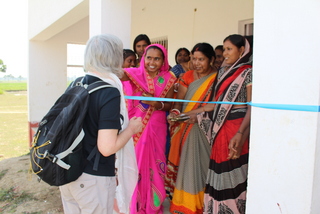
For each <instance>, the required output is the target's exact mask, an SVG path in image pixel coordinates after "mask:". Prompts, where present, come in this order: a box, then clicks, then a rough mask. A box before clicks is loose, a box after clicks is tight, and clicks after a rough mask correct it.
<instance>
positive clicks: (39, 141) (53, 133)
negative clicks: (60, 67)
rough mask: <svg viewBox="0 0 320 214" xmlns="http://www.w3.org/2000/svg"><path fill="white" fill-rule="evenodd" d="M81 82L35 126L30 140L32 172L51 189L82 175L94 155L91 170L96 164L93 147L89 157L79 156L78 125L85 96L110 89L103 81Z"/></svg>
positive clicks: (81, 134) (83, 113)
mask: <svg viewBox="0 0 320 214" xmlns="http://www.w3.org/2000/svg"><path fill="white" fill-rule="evenodd" d="M82 80H83V77H79V78H77V79H76V80H75V81H74V82H73V83H72V84H71V85H70V87H69V88H68V89H67V90H66V91H65V92H64V93H63V94H62V95H61V96H60V97H59V98H58V100H57V101H56V102H55V104H54V105H53V106H52V108H51V109H50V110H49V112H48V113H47V114H46V115H45V116H44V117H43V119H42V120H41V122H40V123H39V128H38V130H37V132H36V134H35V136H34V139H33V143H32V147H31V150H30V159H31V168H32V171H33V172H34V173H35V174H36V175H37V176H38V179H39V181H40V180H43V181H44V182H46V183H48V184H49V185H52V186H61V185H64V184H67V183H70V182H72V181H75V180H76V179H77V178H78V177H79V176H80V175H81V174H82V172H83V169H84V167H85V160H86V158H88V159H91V158H92V157H93V156H96V158H95V161H94V165H95V167H96V166H97V165H98V162H99V157H100V153H99V152H98V149H97V146H96V147H95V148H94V150H93V151H92V152H91V153H90V155H89V156H90V157H84V156H83V151H82V143H81V141H82V138H83V137H84V131H83V130H82V124H83V120H84V118H85V116H86V114H87V109H88V104H89V94H91V93H93V92H95V91H97V90H99V89H101V88H106V87H113V86H111V85H109V84H107V83H105V82H104V81H97V82H94V83H92V84H90V85H83V84H82ZM95 170H97V167H96V169H95Z"/></svg>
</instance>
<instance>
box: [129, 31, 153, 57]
mask: <svg viewBox="0 0 320 214" xmlns="http://www.w3.org/2000/svg"><path fill="white" fill-rule="evenodd" d="M143 40H144V41H146V43H147V44H148V45H150V44H151V42H150V39H149V37H148V36H147V35H146V34H139V35H138V36H137V37H136V38H135V39H134V41H133V50H134V52H135V53H137V51H136V44H137V43H138V42H140V41H143Z"/></svg>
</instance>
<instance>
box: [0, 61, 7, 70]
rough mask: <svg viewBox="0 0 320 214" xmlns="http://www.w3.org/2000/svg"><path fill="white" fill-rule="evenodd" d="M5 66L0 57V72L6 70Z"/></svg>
mask: <svg viewBox="0 0 320 214" xmlns="http://www.w3.org/2000/svg"><path fill="white" fill-rule="evenodd" d="M6 70H7V66H6V65H4V64H3V61H2V59H0V72H4V73H5V72H6Z"/></svg>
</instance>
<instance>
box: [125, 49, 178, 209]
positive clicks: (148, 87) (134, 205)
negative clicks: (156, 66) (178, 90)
mask: <svg viewBox="0 0 320 214" xmlns="http://www.w3.org/2000/svg"><path fill="white" fill-rule="evenodd" d="M150 46H157V47H159V48H161V50H162V52H163V53H164V56H165V63H164V65H163V66H162V67H161V69H160V72H159V74H158V75H157V76H156V77H154V78H151V77H150V76H149V74H148V72H147V71H145V69H144V56H143V57H142V59H141V66H140V67H139V68H127V69H125V72H126V74H127V75H128V77H129V78H130V81H129V82H127V83H125V84H124V87H128V88H125V89H124V90H125V92H126V95H130V96H142V93H144V92H147V93H150V94H152V95H154V97H165V96H166V94H167V93H168V91H169V90H170V88H171V87H172V86H173V84H174V81H175V77H174V76H173V75H172V74H171V73H170V72H168V68H169V66H168V62H167V60H166V59H167V53H166V50H165V49H164V48H163V47H162V46H161V45H156V44H152V45H150ZM147 49H148V47H147V48H146V50H147ZM127 106H128V110H129V118H131V117H133V116H137V117H141V118H142V123H143V129H142V131H141V132H140V133H137V134H136V135H134V136H133V139H134V142H135V151H136V156H137V162H138V169H139V180H138V184H137V186H136V188H135V191H134V194H133V197H132V201H131V206H130V213H131V214H134V213H148V214H149V213H150V214H152V213H162V203H163V201H164V199H165V197H166V195H165V188H164V176H165V173H166V156H165V146H166V135H167V121H166V112H165V111H158V110H156V109H155V108H154V107H153V106H149V105H146V104H144V103H142V102H141V101H139V100H127ZM128 179H130V178H128Z"/></svg>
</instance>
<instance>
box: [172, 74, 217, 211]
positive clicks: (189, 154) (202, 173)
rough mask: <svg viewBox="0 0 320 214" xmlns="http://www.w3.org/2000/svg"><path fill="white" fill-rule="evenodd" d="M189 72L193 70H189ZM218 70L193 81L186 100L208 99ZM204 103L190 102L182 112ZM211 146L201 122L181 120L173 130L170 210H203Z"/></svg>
mask: <svg viewBox="0 0 320 214" xmlns="http://www.w3.org/2000/svg"><path fill="white" fill-rule="evenodd" d="M189 72H190V71H189ZM215 77H216V73H214V74H210V75H208V76H206V77H202V78H201V79H199V80H196V81H194V82H192V83H191V84H190V85H189V87H188V90H187V94H186V96H185V99H186V100H196V101H208V99H209V97H210V93H211V86H212V83H213V81H214V79H215ZM201 106H203V104H200V103H193V102H191V103H187V104H186V105H184V106H183V109H182V110H183V112H189V111H191V110H194V109H197V108H199V107H201ZM209 156H210V145H209V143H208V141H207V139H206V136H205V135H204V134H203V132H202V131H201V130H200V129H199V126H198V124H189V123H180V124H179V125H178V126H177V127H175V129H174V133H173V135H172V139H171V147H170V152H169V157H168V169H167V177H166V188H167V194H168V193H169V197H170V196H171V197H172V201H171V206H170V212H171V213H202V206H203V194H204V186H205V179H206V173H207V169H208V164H209Z"/></svg>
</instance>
